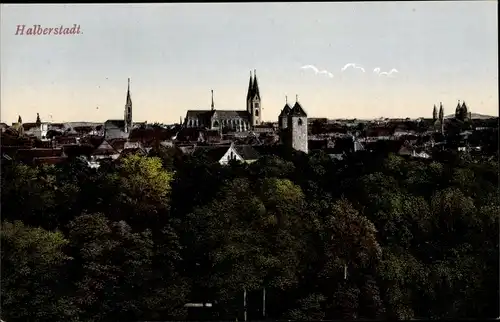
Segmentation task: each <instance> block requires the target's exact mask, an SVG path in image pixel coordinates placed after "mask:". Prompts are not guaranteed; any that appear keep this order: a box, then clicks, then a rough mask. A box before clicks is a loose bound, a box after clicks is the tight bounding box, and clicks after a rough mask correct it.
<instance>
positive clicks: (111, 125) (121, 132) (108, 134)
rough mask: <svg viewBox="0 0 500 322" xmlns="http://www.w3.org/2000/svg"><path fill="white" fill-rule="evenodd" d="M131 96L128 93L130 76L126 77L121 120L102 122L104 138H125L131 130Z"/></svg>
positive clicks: (132, 124)
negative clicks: (126, 84) (125, 94)
mask: <svg viewBox="0 0 500 322" xmlns="http://www.w3.org/2000/svg"><path fill="white" fill-rule="evenodd" d="M133 126H134V123H133V121H132V97H131V95H130V78H129V79H128V86H127V97H126V99H125V109H124V113H123V120H107V121H106V122H104V137H105V138H106V139H117V138H127V137H128V136H129V134H130V132H131V131H132V128H133Z"/></svg>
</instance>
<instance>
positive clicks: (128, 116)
mask: <svg viewBox="0 0 500 322" xmlns="http://www.w3.org/2000/svg"><path fill="white" fill-rule="evenodd" d="M124 114H125V116H124V121H125V133H129V132H130V131H132V98H131V97H130V78H129V79H128V88H127V100H126V102H125V113H124Z"/></svg>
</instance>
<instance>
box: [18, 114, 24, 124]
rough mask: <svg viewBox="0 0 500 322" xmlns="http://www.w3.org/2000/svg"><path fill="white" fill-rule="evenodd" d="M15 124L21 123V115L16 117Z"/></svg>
mask: <svg viewBox="0 0 500 322" xmlns="http://www.w3.org/2000/svg"><path fill="white" fill-rule="evenodd" d="M17 123H19V124H22V123H23V119H22V118H21V115H18V117H17Z"/></svg>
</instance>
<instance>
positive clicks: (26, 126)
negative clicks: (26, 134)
mask: <svg viewBox="0 0 500 322" xmlns="http://www.w3.org/2000/svg"><path fill="white" fill-rule="evenodd" d="M34 127H37V125H36V123H23V129H24V130H25V131H28V130H30V129H32V128H34Z"/></svg>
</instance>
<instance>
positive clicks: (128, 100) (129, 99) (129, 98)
mask: <svg viewBox="0 0 500 322" xmlns="http://www.w3.org/2000/svg"><path fill="white" fill-rule="evenodd" d="M126 104H132V98H131V97H130V78H129V79H128V86H127V102H126Z"/></svg>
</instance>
